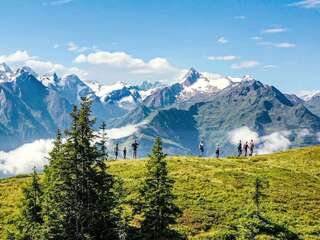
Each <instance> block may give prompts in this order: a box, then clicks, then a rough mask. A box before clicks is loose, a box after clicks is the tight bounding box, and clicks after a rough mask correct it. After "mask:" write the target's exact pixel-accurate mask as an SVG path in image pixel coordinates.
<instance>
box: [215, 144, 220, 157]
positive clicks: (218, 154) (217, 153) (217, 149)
mask: <svg viewBox="0 0 320 240" xmlns="http://www.w3.org/2000/svg"><path fill="white" fill-rule="evenodd" d="M216 158H220V145H219V144H218V145H217V148H216Z"/></svg>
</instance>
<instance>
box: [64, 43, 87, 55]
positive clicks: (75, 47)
mask: <svg viewBox="0 0 320 240" xmlns="http://www.w3.org/2000/svg"><path fill="white" fill-rule="evenodd" d="M67 49H68V51H70V52H80V53H81V52H85V51H88V50H90V49H91V48H90V47H80V46H78V45H77V44H76V43H74V42H69V43H68V44H67Z"/></svg>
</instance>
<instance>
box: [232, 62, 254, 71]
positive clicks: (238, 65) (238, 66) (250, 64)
mask: <svg viewBox="0 0 320 240" xmlns="http://www.w3.org/2000/svg"><path fill="white" fill-rule="evenodd" d="M259 64H260V63H259V62H258V61H254V60H251V61H243V62H240V63H234V64H232V65H231V68H232V69H243V68H253V67H256V66H258V65H259Z"/></svg>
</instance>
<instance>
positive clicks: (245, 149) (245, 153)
mask: <svg viewBox="0 0 320 240" xmlns="http://www.w3.org/2000/svg"><path fill="white" fill-rule="evenodd" d="M248 148H249V144H248V142H246V143H245V144H244V145H243V150H244V156H245V157H247V156H248Z"/></svg>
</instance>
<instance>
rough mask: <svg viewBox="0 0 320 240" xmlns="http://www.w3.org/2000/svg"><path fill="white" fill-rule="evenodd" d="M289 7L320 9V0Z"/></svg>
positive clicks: (295, 3)
mask: <svg viewBox="0 0 320 240" xmlns="http://www.w3.org/2000/svg"><path fill="white" fill-rule="evenodd" d="M288 6H291V7H300V8H306V9H313V8H320V0H303V1H298V2H294V3H291V4H288Z"/></svg>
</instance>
